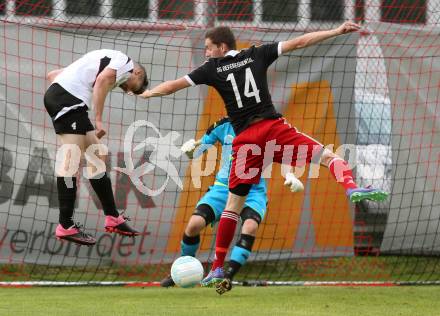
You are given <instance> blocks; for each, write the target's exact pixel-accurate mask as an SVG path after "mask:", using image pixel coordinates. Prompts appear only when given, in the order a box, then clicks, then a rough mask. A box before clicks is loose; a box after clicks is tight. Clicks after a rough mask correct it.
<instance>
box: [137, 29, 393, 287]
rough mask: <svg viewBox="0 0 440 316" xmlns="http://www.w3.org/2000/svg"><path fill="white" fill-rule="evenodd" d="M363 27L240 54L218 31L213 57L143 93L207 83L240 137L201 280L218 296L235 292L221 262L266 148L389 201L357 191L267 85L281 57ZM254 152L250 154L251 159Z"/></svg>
mask: <svg viewBox="0 0 440 316" xmlns="http://www.w3.org/2000/svg"><path fill="white" fill-rule="evenodd" d="M359 29H360V26H359V25H357V24H355V23H353V22H350V21H347V22H345V23H343V24H342V25H340V26H339V27H337V28H335V29H331V30H327V31H318V32H311V33H308V34H304V35H301V36H298V37H295V38H292V39H289V40H287V41H283V42H275V43H270V44H265V45H261V46H257V47H256V46H252V47H250V48H248V49H244V50H242V51H240V52H239V51H237V50H235V48H236V41H235V36H234V34H233V33H232V31H231V29H230V28H228V27H216V28H214V29H211V30H209V31H208V32H207V33H206V34H205V55H206V57H207V58H209V59H208V60H207V61H206V62H205V63H204V64H203V65H201V66H200V67H198V68H196V69H194V70H193V71H192V72H191V73H189V74H188V75H186V76H184V77H182V78H180V79H177V80H170V81H166V82H164V83H161V84H160V85H158V86H156V87H154V88H153V89H151V90H146V91H145V92H144V93H143V94H141V97H143V98H150V97H156V96H164V95H169V94H171V93H174V92H176V91H179V90H181V89H184V88H188V87H190V86H195V85H200V84H206V85H208V86H212V87H214V88H215V89H216V90H217V92H218V93H219V94H220V95H221V97H222V99H223V101H224V103H225V106H226V111H227V114H228V116H229V118H230V120H231V123H232V125H233V127H234V131H235V134H236V137H235V138H234V142H233V145H232V150H233V160H232V166H231V172H230V176H229V197H228V201H227V203H226V207H225V210H224V211H223V213H222V216H221V218H220V222H219V225H218V232H217V237H216V251H215V260H214V263H213V265H212V268H211V272H210V273H209V274H208V276H207V277H206V278H205V279H204V280H203V282H202V284H208V283H211V281H213V282H214V283H215V285H216V290H217V292H218V293H219V294H223V293H225V292H226V291H228V290H230V289H231V281H230V279H228V278H227V276H226V277H225V274H224V271H223V263H224V260H225V257H226V254H227V251H228V249H229V246H230V243H231V242H232V239H233V237H234V232H235V227H236V225H237V221H238V218H239V214H240V213H241V211H242V209H243V205H244V203H245V201H246V198H247V195H248V193H249V191H250V189H251V187H252V185H253V184H256V183H258V182H259V181H260V178H261V174H262V171H263V167H264V158H265V153H266V150H268V151H271V152H272V153H273V161H274V162H278V163H283V157H284V155H285V154H286V157H288V158H290V164H291V165H292V166H303V165H304V164H305V163H311V161H312V160H315V159H316V160H319V161H320V163H321V164H322V165H323V166H326V167H328V168H329V170H330V173H331V174H332V175H333V177H334V178H335V180H336V181H337V182H338V183H339V184H341V185H342V186H343V187H344V189H345V191H346V194H347V196H348V197H349V199H350V200H351V201H352V202H359V201H362V200H373V201H383V200H384V199H386V198H387V196H388V193H387V192H384V191H382V190H379V189H375V188H368V187H367V188H360V187H358V186H357V184H356V183H355V181H354V178H353V174H352V171H351V168H350V166H349V165H348V163H347V162H346V161H344V160H343V159H342V158H341V157H339V156H337V155H336V154H335V153H333V152H332V151H331V150H329V149H327V148H325V147H324V145H323V144H321V143H319V142H318V141H316V140H315V139H313V138H312V137H310V136H308V135H305V134H304V133H301V132H300V131H299V130H298V129H297V128H295V127H292V126H291V125H290V124H288V122H287V121H286V120H285V119H284V118H283V117H282V115H281V114H280V113H278V112H277V111H276V110H275V107H274V105H273V103H272V98H271V95H270V92H269V87H268V82H267V69H268V67H269V66H270V65H271V64H272V63H273V62H274V61H275V60H276V59H277V58H278V57H279V56H280V55H282V54H285V53H288V52H290V51H293V50H296V49H300V48H304V47H308V46H311V45H313V44H317V43H319V42H322V41H324V40H326V39H329V38H332V37H335V36H338V35H342V34H346V33H350V32H355V31H358V30H359ZM275 145H276V146H275ZM249 146H250V147H249ZM251 148H252V153H251V154H250V155H247V153H248V151H249V150H251ZM276 148H279V149H276ZM302 149H306V150H305V151H304V150H302ZM240 153H241V154H240ZM248 175H251V176H250V177H249V176H248ZM218 280H222V281H220V282H218Z"/></svg>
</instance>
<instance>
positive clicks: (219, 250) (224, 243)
mask: <svg viewBox="0 0 440 316" xmlns="http://www.w3.org/2000/svg"><path fill="white" fill-rule="evenodd" d="M237 221H238V214H237V213H234V212H230V211H226V210H225V211H223V213H222V216H221V217H220V222H219V223H218V229H217V238H216V239H215V259H214V263H213V264H212V270H215V269H217V268H218V267H223V264H224V262H225V258H226V254H227V253H228V249H229V245H230V244H231V242H232V239H234V233H235V227H236V226H237Z"/></svg>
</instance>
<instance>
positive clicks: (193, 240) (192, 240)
mask: <svg viewBox="0 0 440 316" xmlns="http://www.w3.org/2000/svg"><path fill="white" fill-rule="evenodd" d="M182 241H183V242H184V243H185V244H187V245H196V244H198V243H200V235H197V236H194V237H190V236H187V235H186V234H185V233H183V237H182Z"/></svg>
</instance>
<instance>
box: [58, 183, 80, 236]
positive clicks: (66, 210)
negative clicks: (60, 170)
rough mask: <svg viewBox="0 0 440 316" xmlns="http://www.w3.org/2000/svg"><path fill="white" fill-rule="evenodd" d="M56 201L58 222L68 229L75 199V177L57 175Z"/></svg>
mask: <svg viewBox="0 0 440 316" xmlns="http://www.w3.org/2000/svg"><path fill="white" fill-rule="evenodd" d="M57 189H58V201H59V204H60V216H59V221H60V224H61V225H62V226H63V227H64V228H65V229H68V228H69V227H71V226H72V225H74V224H75V223H74V222H73V212H74V208H75V199H76V177H73V178H72V177H66V178H65V177H57Z"/></svg>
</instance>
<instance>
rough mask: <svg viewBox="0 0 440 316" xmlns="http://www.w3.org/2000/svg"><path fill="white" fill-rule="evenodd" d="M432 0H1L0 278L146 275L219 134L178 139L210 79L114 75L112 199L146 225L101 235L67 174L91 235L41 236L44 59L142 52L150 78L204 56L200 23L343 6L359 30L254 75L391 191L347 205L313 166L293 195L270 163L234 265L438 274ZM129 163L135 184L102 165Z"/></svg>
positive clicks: (52, 199)
mask: <svg viewBox="0 0 440 316" xmlns="http://www.w3.org/2000/svg"><path fill="white" fill-rule="evenodd" d="M439 7H440V4H439V3H438V1H434V0H431V1H429V0H415V1H406V0H382V1H360V0H353V1H342V0H331V1H329V0H325V1H324V0H301V1H299V0H294V1H284V0H254V1H252V0H217V1H214V0H179V1H177V0H132V1H123V0H101V1H98V0H2V1H0V55H1V58H0V71H1V76H0V161H1V164H0V167H1V169H0V177H1V180H0V281H50V282H53V281H62V282H76V281H83V282H100V281H124V282H125V281H141V282H154V281H159V280H160V279H161V278H162V277H164V276H165V275H166V274H168V273H169V267H170V264H171V263H172V262H173V260H174V259H176V258H177V257H179V256H180V240H181V237H182V234H183V231H184V228H185V226H186V223H187V222H188V219H189V217H190V216H191V214H192V213H193V211H194V209H195V205H196V204H197V202H198V200H199V199H200V198H201V197H202V196H203V194H204V193H205V192H206V190H207V188H208V187H209V186H210V185H212V184H213V181H214V177H215V172H216V171H217V170H218V162H219V160H220V156H221V148H220V147H215V148H213V149H211V150H210V151H209V152H208V153H207V154H205V156H203V157H202V158H201V159H200V160H198V161H193V162H192V161H190V160H189V159H188V158H186V157H184V156H182V155H181V153H180V152H179V151H178V150H177V151H176V149H178V148H179V147H180V145H181V144H183V143H184V142H185V141H186V140H188V139H190V138H196V139H197V138H200V137H201V136H202V135H203V134H204V133H205V132H206V129H207V128H208V127H209V126H210V125H211V124H212V123H214V122H215V121H217V120H218V119H220V118H221V117H222V116H224V115H225V114H226V113H225V109H224V104H223V102H222V100H221V98H220V96H219V95H218V94H217V92H216V91H215V90H214V89H212V88H210V87H207V86H197V87H194V88H189V89H184V90H182V91H179V92H178V93H176V94H173V95H170V96H166V97H162V98H153V99H149V100H148V101H146V100H142V99H139V98H136V97H133V96H129V95H124V94H123V93H122V91H117V90H114V91H113V92H112V93H110V94H109V95H108V97H107V99H106V103H105V109H104V122H105V129H106V130H107V131H108V133H107V135H106V136H105V137H104V138H103V142H104V144H105V145H107V147H108V148H109V155H108V158H107V164H106V165H107V171H108V173H109V175H110V177H111V180H112V183H113V188H114V193H115V197H116V203H117V207H118V209H119V210H120V211H125V214H126V215H128V216H129V217H130V218H131V222H130V224H132V225H133V226H134V227H135V228H137V229H138V230H141V231H142V232H143V233H144V236H141V237H138V238H136V239H130V238H121V237H119V236H114V235H111V234H109V233H106V232H105V230H104V215H103V213H102V210H101V206H100V203H99V200H98V199H97V197H96V196H95V194H94V192H93V190H92V188H91V187H90V185H89V183H88V181H87V180H86V178H85V177H84V176H83V174H82V172H80V174H79V176H78V183H79V185H78V192H77V201H76V207H75V220H77V221H79V222H81V223H83V224H84V226H85V228H86V231H87V232H89V233H91V234H92V235H95V236H96V238H97V244H96V245H95V246H94V247H90V248H87V247H79V246H76V245H73V244H69V243H61V242H59V241H57V240H56V239H55V236H54V231H55V227H56V225H57V223H58V212H59V211H58V207H59V205H58V199H57V192H56V178H55V175H54V174H55V172H54V168H55V156H56V151H57V148H58V147H57V139H56V135H55V133H54V130H53V127H52V123H51V121H50V118H49V116H48V114H47V113H46V111H45V109H44V105H43V95H44V93H45V90H46V89H47V87H48V85H49V83H48V81H47V79H46V74H47V73H48V72H49V71H51V70H53V69H57V68H62V67H65V66H67V65H68V64H70V63H71V62H73V61H74V60H75V59H77V58H79V57H80V56H81V55H83V54H85V53H86V52H89V51H91V50H95V49H101V48H109V49H116V50H120V51H122V52H124V53H126V54H127V55H128V56H130V57H131V58H132V59H133V60H135V61H138V62H139V63H141V64H142V65H144V66H145V67H146V70H147V74H148V77H149V79H150V87H152V86H156V85H157V84H159V83H161V82H163V81H166V80H171V79H177V78H180V77H182V76H184V75H186V74H188V73H189V72H190V71H191V70H192V69H194V68H196V67H198V66H199V65H201V64H202V63H203V61H204V59H205V57H204V33H205V31H206V30H207V29H208V28H209V27H213V26H219V25H227V26H230V27H231V28H232V29H233V31H234V33H235V35H236V38H237V42H238V43H237V44H238V47H239V48H246V47H249V46H251V45H259V44H263V43H269V42H274V41H283V40H287V39H289V38H292V37H294V36H297V35H300V34H303V33H304V32H310V31H317V30H324V29H329V28H333V27H336V26H338V25H339V24H341V23H342V22H343V21H345V20H347V19H351V20H354V21H356V22H358V23H361V24H362V30H361V31H360V32H357V33H353V34H349V35H344V36H339V37H337V38H334V39H331V40H327V41H325V42H323V43H321V44H319V45H315V46H312V47H309V48H307V49H301V50H297V51H294V52H292V53H289V54H286V55H284V56H281V57H280V58H279V59H278V60H277V61H276V62H275V63H274V64H273V65H272V66H271V67H270V68H269V72H268V74H269V75H268V76H269V88H270V92H271V95H272V100H273V102H274V105H275V107H276V109H277V110H278V111H279V112H280V113H282V114H283V115H284V116H285V117H286V119H287V120H288V121H289V122H290V123H291V124H292V125H294V126H296V127H297V128H298V129H299V130H300V131H302V132H304V133H307V134H309V135H311V136H313V137H314V138H316V139H317V140H318V141H320V142H321V143H323V144H326V145H327V144H329V145H330V146H332V147H331V148H332V149H333V150H335V151H337V152H338V153H339V154H341V155H342V156H344V157H345V158H346V159H347V160H348V161H349V163H350V164H351V166H353V167H354V169H353V170H354V174H355V176H356V180H357V182H358V183H359V184H360V185H363V186H368V185H372V186H374V187H377V188H381V189H383V190H385V191H388V192H390V197H389V199H388V200H387V201H386V202H383V203H360V204H357V205H354V204H351V203H349V201H348V199H347V198H346V196H345V192H344V190H343V189H342V187H341V186H339V185H337V184H336V183H335V182H334V180H333V179H332V177H331V175H330V174H329V172H328V171H327V170H326V169H323V168H320V169H319V177H318V178H313V177H310V175H311V174H313V173H314V172H315V171H316V166H315V167H313V166H309V167H306V168H305V169H304V170H299V169H298V170H296V171H297V172H298V175H300V179H301V181H302V182H303V183H304V186H305V191H304V192H302V193H295V194H293V193H291V192H290V191H289V190H288V189H286V188H285V187H284V186H283V181H284V179H283V177H282V176H281V171H280V169H281V168H280V166H278V165H275V166H274V167H273V171H272V176H271V177H270V178H269V179H267V185H268V201H269V204H268V212H267V214H266V217H265V218H264V220H263V222H262V224H261V225H260V227H259V229H258V234H257V239H256V241H255V244H254V248H253V252H252V255H251V257H250V259H249V262H248V264H247V265H246V266H245V267H244V268H243V269H242V270H241V271H240V273H239V274H238V275H237V280H238V281H257V282H263V281H286V282H293V281H350V282H352V281H372V282H402V283H405V282H418V281H423V282H429V281H440V267H439V264H438V257H437V256H438V255H439V251H440V230H439V227H440V225H439V224H440V207H439V206H440V205H439V204H440V195H439V183H438V176H439V170H438V168H439V157H440V156H439V150H440V138H439V135H440V133H439V124H440V121H439V117H438V113H439V109H438V106H439V103H440V102H439V100H440V95H439V78H440V46H439V41H438V38H439V35H440V25H439V24H440V23H439V21H440V12H439V11H440V10H439ZM89 113H90V114H89V115H90V116H91V117H93V111H90V112H89ZM92 122H93V119H92ZM142 144H143V145H142ZM141 145H142V146H141ZM136 146H138V147H136ZM160 146H162V147H161V150H162V152H165V154H162V155H159V156H158V147H160ZM130 162H131V163H133V165H134V167H135V168H141V169H142V168H145V169H143V170H144V171H145V174H144V175H142V176H141V177H140V178H139V179H140V181H142V182H141V183H142V185H141V187H142V188H143V189H144V191H142V190H140V188H139V185H138V186H136V184H135V183H133V181H132V179H131V178H130V177H129V176H127V175H126V174H125V173H123V172H120V169H118V168H127V166H128V165H127V164H129V163H130ZM212 162H214V164H212ZM215 162H216V163H215ZM314 168H315V169H314ZM171 169H172V170H171ZM170 170H171V171H173V170H174V171H175V172H174V173H173V172H171V171H170ZM215 231H216V228H215V226H214V227H207V228H206V229H205V230H204V231H203V233H202V235H201V246H200V250H199V252H198V254H197V256H198V258H200V260H201V261H202V262H209V261H210V260H212V259H213V255H214V254H213V246H214V242H215Z"/></svg>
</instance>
